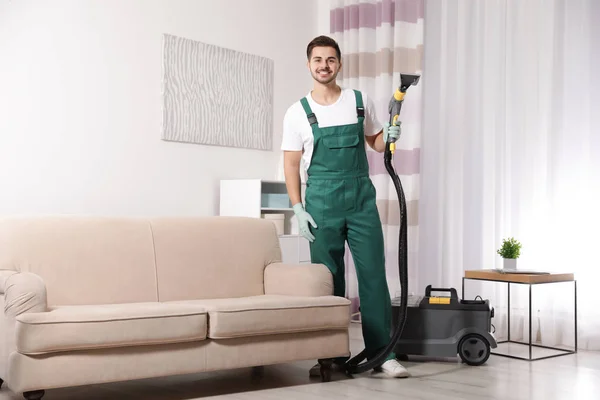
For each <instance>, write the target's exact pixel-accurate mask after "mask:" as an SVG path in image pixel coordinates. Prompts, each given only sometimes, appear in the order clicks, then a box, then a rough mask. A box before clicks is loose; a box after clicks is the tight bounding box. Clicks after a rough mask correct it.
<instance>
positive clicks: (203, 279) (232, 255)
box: [151, 217, 281, 301]
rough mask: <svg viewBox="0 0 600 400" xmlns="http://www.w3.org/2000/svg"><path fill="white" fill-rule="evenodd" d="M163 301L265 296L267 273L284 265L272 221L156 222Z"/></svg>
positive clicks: (161, 219)
mask: <svg viewBox="0 0 600 400" xmlns="http://www.w3.org/2000/svg"><path fill="white" fill-rule="evenodd" d="M151 225H152V232H153V236H154V246H155V253H156V272H157V277H158V297H159V299H160V301H176V300H194V299H207V298H226V297H244V296H257V295H261V294H264V270H265V267H266V266H267V265H268V264H269V263H272V262H279V261H281V249H280V247H279V239H278V237H277V230H276V228H275V225H274V224H273V223H272V222H271V221H266V220H263V219H258V218H240V217H196V218H157V219H152V220H151Z"/></svg>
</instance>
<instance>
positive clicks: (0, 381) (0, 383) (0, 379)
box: [0, 378, 4, 388]
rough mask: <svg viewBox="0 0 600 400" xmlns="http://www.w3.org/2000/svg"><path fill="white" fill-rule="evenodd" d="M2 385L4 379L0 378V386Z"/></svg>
mask: <svg viewBox="0 0 600 400" xmlns="http://www.w3.org/2000/svg"><path fill="white" fill-rule="evenodd" d="M2 385H4V379H2V378H0V388H1V387H2Z"/></svg>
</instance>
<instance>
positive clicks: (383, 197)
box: [330, 0, 424, 312]
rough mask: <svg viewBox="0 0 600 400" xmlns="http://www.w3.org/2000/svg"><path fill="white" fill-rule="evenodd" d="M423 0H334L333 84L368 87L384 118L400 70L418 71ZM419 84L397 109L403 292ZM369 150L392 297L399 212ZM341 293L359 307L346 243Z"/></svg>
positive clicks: (414, 224)
mask: <svg viewBox="0 0 600 400" xmlns="http://www.w3.org/2000/svg"><path fill="white" fill-rule="evenodd" d="M423 2H424V0H395V1H391V0H384V1H375V0H372V1H364V0H363V1H358V0H333V1H331V5H330V31H331V37H333V38H334V39H335V40H336V41H337V42H338V43H339V45H340V48H341V51H342V71H341V72H340V75H338V83H339V84H340V85H341V86H343V87H349V88H353V89H358V90H361V91H363V92H364V93H366V94H367V95H368V96H369V97H370V98H371V99H373V101H374V103H375V108H376V111H377V115H378V117H379V119H380V121H381V122H382V123H384V122H385V121H388V120H389V114H388V103H389V100H390V98H391V96H392V94H393V92H394V90H395V89H396V88H397V87H398V86H399V85H400V73H408V74H421V70H422V55H423V40H424V39H423V34H424V28H423V18H424V4H423ZM420 115H421V82H419V84H418V85H417V86H413V87H411V88H410V89H409V91H408V93H407V96H406V98H405V101H404V105H403V108H402V114H401V116H400V119H401V120H402V136H401V137H400V140H399V142H398V144H397V147H396V148H397V150H396V153H395V155H394V163H395V168H396V172H397V173H398V175H399V177H400V180H401V182H402V186H403V189H404V192H405V196H406V201H407V218H408V247H409V249H408V267H409V275H408V276H409V293H410V292H414V293H420V292H421V291H422V290H420V288H417V287H415V286H414V285H415V283H416V277H417V274H416V270H415V269H416V267H417V261H418V260H417V250H418V249H417V244H418V227H419V221H418V207H419V168H420V147H421V122H420ZM367 150H368V153H367V154H368V159H369V166H370V170H371V179H372V181H373V183H374V185H375V187H376V189H377V206H378V208H379V212H380V215H381V220H382V223H383V231H384V236H385V247H386V272H387V278H388V285H389V289H390V295H391V296H392V298H394V297H397V296H399V294H400V283H399V276H398V235H399V228H400V225H399V223H400V216H399V208H398V200H397V196H396V190H395V188H394V185H393V183H392V181H391V179H390V177H389V175H388V173H387V171H386V169H385V166H384V164H383V154H381V153H377V152H375V151H373V150H371V149H370V148H368V149H367ZM346 266H347V268H346V281H347V296H348V298H349V299H350V300H352V303H353V312H356V311H357V309H358V306H359V302H358V285H357V279H356V273H355V269H354V264H353V261H352V256H351V254H350V252H349V250H348V248H346Z"/></svg>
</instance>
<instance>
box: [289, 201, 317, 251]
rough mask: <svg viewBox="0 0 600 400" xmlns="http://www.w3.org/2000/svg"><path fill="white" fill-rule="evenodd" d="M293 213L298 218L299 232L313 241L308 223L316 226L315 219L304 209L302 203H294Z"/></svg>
mask: <svg viewBox="0 0 600 400" xmlns="http://www.w3.org/2000/svg"><path fill="white" fill-rule="evenodd" d="M293 208H294V214H296V218H298V226H299V228H300V234H301V235H302V236H303V237H304V238H306V240H308V241H309V242H313V241H314V240H315V237H314V236H313V235H312V233H310V227H309V226H308V224H309V223H310V224H311V225H312V226H313V228H316V227H317V224H316V223H315V220H314V219H313V217H311V216H310V214H309V213H307V212H306V210H304V207H303V206H302V203H298V204H295V205H294V207H293Z"/></svg>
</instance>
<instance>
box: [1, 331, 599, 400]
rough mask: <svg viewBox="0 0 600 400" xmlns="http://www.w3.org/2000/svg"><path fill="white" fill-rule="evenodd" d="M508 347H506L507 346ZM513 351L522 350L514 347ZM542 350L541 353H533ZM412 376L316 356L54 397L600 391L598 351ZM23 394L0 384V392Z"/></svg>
mask: <svg viewBox="0 0 600 400" xmlns="http://www.w3.org/2000/svg"><path fill="white" fill-rule="evenodd" d="M351 344H352V350H353V352H354V354H356V352H358V351H360V350H361V349H362V346H363V344H362V340H361V338H360V327H359V326H358V325H353V326H352V343H351ZM503 351H504V349H503ZM509 351H513V353H511V354H514V352H515V351H518V349H516V348H515V349H511V350H509ZM534 355H537V353H534ZM404 364H405V365H406V366H407V367H408V368H409V370H410V372H411V374H412V377H411V378H408V379H401V380H398V379H396V380H387V379H377V378H373V377H372V376H370V374H369V373H366V374H363V375H360V376H357V377H354V378H347V377H345V376H343V375H334V376H333V379H332V382H328V383H322V382H321V381H320V380H314V379H313V380H311V379H309V378H308V369H309V368H310V367H311V366H312V365H313V362H310V361H308V362H299V363H294V364H286V365H277V366H270V367H266V368H265V370H264V373H263V376H262V379H261V380H260V381H255V380H253V378H252V373H251V369H241V370H234V371H224V372H216V373H206V374H199V375H193V376H182V377H170V378H162V379H156V380H144V381H136V382H124V383H117V384H107V385H97V386H90V387H84V388H71V389H63V390H52V391H48V392H46V396H45V397H44V400H46V399H47V400H53V399H69V400H70V399H94V400H100V399H125V400H128V399H144V400H192V399H218V400H234V399H235V400H244V399H245V400H271V399H285V400H296V399H307V400H316V399H330V400H337V399H357V400H359V399H360V400H387V399H389V400H398V399H403V400H409V399H426V400H433V399H435V400H451V399H452V400H471V399H477V400H480V399H502V400H513V399H514V400H517V399H523V400H525V399H527V400H530V399H533V400H535V399H543V400H552V399H567V400H575V399H577V400H580V399H595V400H598V399H600V352H579V353H578V354H576V355H569V356H564V357H557V358H553V359H548V360H541V361H535V362H531V363H530V362H527V361H520V360H513V359H508V358H505V357H498V356H494V355H492V356H491V357H490V359H489V361H488V363H487V365H485V366H481V367H468V366H465V365H462V364H461V363H460V362H458V361H456V360H441V361H423V362H417V361H410V362H406V363H404ZM8 399H11V400H12V399H23V397H22V396H17V395H15V394H12V393H10V392H8V391H7V390H6V389H3V390H2V391H0V400H8Z"/></svg>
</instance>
